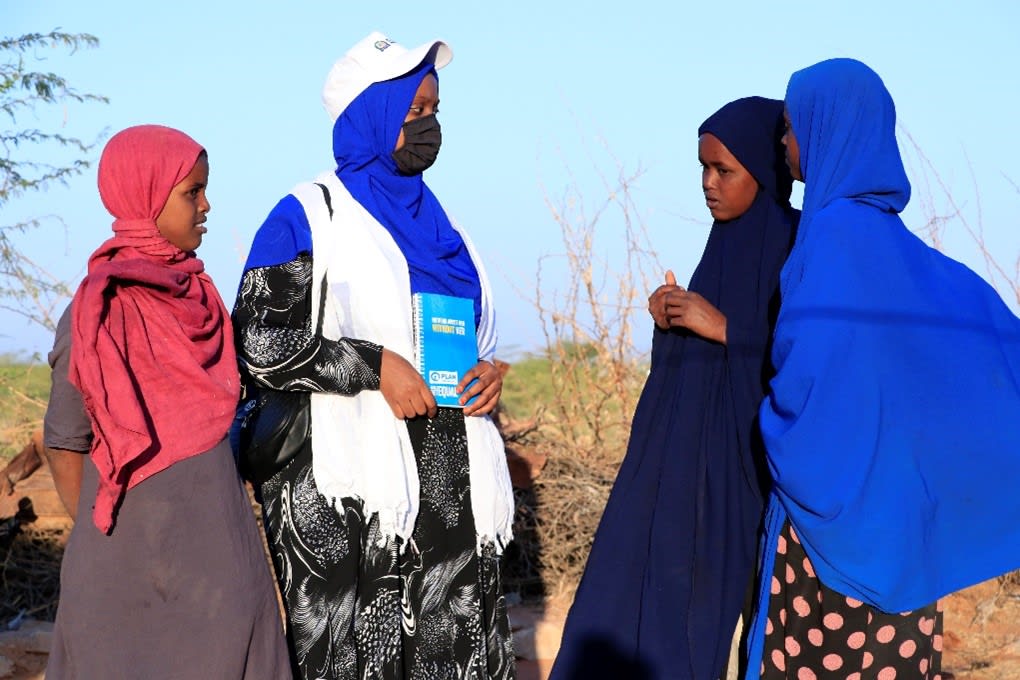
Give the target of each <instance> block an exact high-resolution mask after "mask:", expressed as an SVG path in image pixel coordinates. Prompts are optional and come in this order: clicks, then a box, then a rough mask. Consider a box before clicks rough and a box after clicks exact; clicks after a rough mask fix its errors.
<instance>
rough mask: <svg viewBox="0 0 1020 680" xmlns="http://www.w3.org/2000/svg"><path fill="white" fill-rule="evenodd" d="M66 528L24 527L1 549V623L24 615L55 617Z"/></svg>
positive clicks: (35, 617)
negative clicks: (8, 544)
mask: <svg viewBox="0 0 1020 680" xmlns="http://www.w3.org/2000/svg"><path fill="white" fill-rule="evenodd" d="M65 540H66V531H65V530H63V529H51V530H38V529H32V528H25V529H23V531H22V533H21V534H19V535H18V536H16V537H14V540H13V541H12V542H11V544H10V546H9V547H8V548H5V549H0V627H2V626H6V625H7V624H8V623H9V622H10V621H11V620H13V619H15V618H17V617H19V616H24V617H27V618H32V619H36V620H40V621H52V620H53V619H54V617H56V615H57V598H58V595H59V593H60V560H61V558H62V557H63V555H64V541H65Z"/></svg>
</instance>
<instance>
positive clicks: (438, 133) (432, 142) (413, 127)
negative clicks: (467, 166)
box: [390, 114, 443, 175]
mask: <svg viewBox="0 0 1020 680" xmlns="http://www.w3.org/2000/svg"><path fill="white" fill-rule="evenodd" d="M401 129H403V131H404V145H403V146H402V147H400V148H399V149H397V150H396V151H394V152H393V153H392V154H390V157H391V158H392V159H393V162H394V163H396V164H397V170H399V171H400V174H401V175H420V174H421V173H423V172H425V171H426V170H428V169H429V168H430V167H432V164H433V163H435V162H436V156H438V155H439V146H440V145H441V144H442V143H443V133H442V130H440V128H439V119H437V118H436V115H435V114H432V115H430V116H423V117H421V118H416V119H414V120H410V121H408V122H406V123H404V125H403V126H402V128H401Z"/></svg>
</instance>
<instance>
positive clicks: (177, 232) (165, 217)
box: [156, 153, 210, 252]
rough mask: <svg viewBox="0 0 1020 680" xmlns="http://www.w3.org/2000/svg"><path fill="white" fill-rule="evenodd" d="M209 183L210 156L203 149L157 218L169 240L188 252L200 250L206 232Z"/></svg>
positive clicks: (160, 227) (159, 226)
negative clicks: (206, 190)
mask: <svg viewBox="0 0 1020 680" xmlns="http://www.w3.org/2000/svg"><path fill="white" fill-rule="evenodd" d="M208 183H209V159H208V157H207V156H206V155H205V154H204V153H203V154H202V155H201V156H199V157H198V162H196V163H195V167H194V168H192V169H191V172H190V173H189V174H188V176H187V177H185V178H184V179H182V180H181V181H180V182H178V183H177V185H176V186H175V187H174V188H173V190H172V191H171V192H170V197H169V198H168V199H166V204H165V205H164V206H163V210H162V212H160V213H159V217H157V218H156V227H157V228H158V229H159V233H160V234H162V235H163V238H165V239H166V240H167V241H170V243H172V244H174V245H175V246H177V247H178V248H180V249H181V250H183V251H184V252H191V251H193V250H197V249H198V247H199V246H200V245H202V235H203V234H205V232H206V227H205V219H206V213H208V212H209V209H210V206H209V200H208V199H207V198H206V197H205V187H206V185H207V184H208Z"/></svg>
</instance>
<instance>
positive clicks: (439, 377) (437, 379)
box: [429, 371, 457, 385]
mask: <svg viewBox="0 0 1020 680" xmlns="http://www.w3.org/2000/svg"><path fill="white" fill-rule="evenodd" d="M429 382H430V383H432V384H434V385H456V384H457V371H429Z"/></svg>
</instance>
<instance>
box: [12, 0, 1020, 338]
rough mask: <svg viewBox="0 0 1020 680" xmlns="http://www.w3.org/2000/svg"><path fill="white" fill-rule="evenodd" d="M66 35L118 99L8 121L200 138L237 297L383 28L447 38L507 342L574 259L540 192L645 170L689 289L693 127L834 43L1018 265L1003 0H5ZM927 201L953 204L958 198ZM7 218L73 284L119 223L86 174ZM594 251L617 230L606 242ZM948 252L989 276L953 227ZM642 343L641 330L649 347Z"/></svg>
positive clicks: (1017, 66) (465, 150)
mask: <svg viewBox="0 0 1020 680" xmlns="http://www.w3.org/2000/svg"><path fill="white" fill-rule="evenodd" d="M56 27H60V28H61V29H63V30H65V31H68V32H87V33H92V34H93V35H95V36H97V37H98V38H99V39H100V40H101V45H100V47H99V48H98V49H95V50H87V51H83V52H79V53H77V54H75V55H73V56H67V55H66V54H65V53H64V52H63V51H59V50H57V51H53V52H52V53H49V52H47V53H44V54H39V55H35V56H42V57H45V59H46V61H45V63H44V64H43V65H42V66H41V68H43V69H44V70H52V71H54V72H57V73H60V74H61V75H64V76H66V77H68V78H69V79H70V80H71V82H72V83H73V84H74V85H76V86H77V87H78V88H79V89H80V90H83V91H90V92H95V93H100V94H104V95H107V96H108V97H109V98H110V104H109V105H107V106H103V105H87V106H77V105H73V106H69V107H67V109H66V110H60V111H57V112H55V114H56V115H55V116H54V115H53V114H50V115H43V116H41V117H40V118H39V119H38V120H32V119H29V118H26V119H22V120H20V121H19V123H20V124H21V125H32V126H35V125H51V124H54V123H57V124H63V125H65V127H64V132H66V133H70V134H76V135H79V136H84V137H91V136H93V135H94V134H95V133H96V132H98V131H99V130H101V129H103V128H109V129H110V131H111V132H115V131H117V130H119V129H121V128H123V127H126V126H129V125H134V124H139V123H162V124H166V125H171V126H174V127H178V128H180V129H182V130H184V131H186V132H188V133H189V134H191V135H192V136H193V137H195V138H196V139H197V140H198V141H199V142H200V143H202V144H203V145H205V146H206V147H207V148H208V150H209V153H210V160H211V168H212V172H211V181H210V188H209V196H210V199H211V202H212V206H213V211H212V213H211V214H210V220H209V225H208V226H209V227H210V232H209V234H208V235H207V236H206V238H205V243H204V245H203V246H202V248H201V250H200V251H199V255H200V256H201V257H202V258H203V259H204V260H205V262H206V265H207V268H208V270H209V271H210V272H211V274H212V276H213V278H214V280H215V281H216V282H217V283H218V285H219V287H220V289H221V291H222V292H223V296H224V298H225V299H226V300H227V303H228V305H229V304H231V301H232V298H233V293H234V291H235V289H236V285H237V279H238V276H239V273H240V268H241V262H242V260H243V253H244V252H246V250H247V247H248V245H249V244H250V242H251V238H252V236H253V235H254V233H255V230H256V229H257V228H258V226H259V225H260V223H261V221H262V219H263V218H264V216H265V215H266V213H267V212H268V211H269V210H270V209H271V208H272V206H273V205H274V204H275V202H276V201H277V200H278V199H279V198H280V197H282V196H283V195H285V194H286V193H287V192H288V191H289V189H290V188H291V187H292V186H293V185H294V184H295V183H297V182H299V181H302V180H305V179H309V178H311V177H313V176H314V175H315V174H317V173H318V172H319V171H321V170H324V169H327V168H329V167H331V164H332V153H331V143H330V122H329V119H328V118H327V116H326V114H325V112H324V111H323V109H322V107H321V105H320V103H319V101H320V100H319V93H320V90H321V86H322V82H323V80H324V78H325V75H326V72H327V71H328V70H329V67H330V66H331V65H332V63H333V61H334V60H335V59H336V58H338V57H339V56H340V55H341V54H342V53H343V52H344V51H345V50H346V49H347V47H349V46H350V45H351V44H353V43H354V42H356V41H357V40H359V39H360V38H362V37H363V36H364V35H366V34H367V33H368V32H369V31H371V30H376V29H377V30H381V31H383V32H385V33H387V34H388V35H389V36H390V37H391V38H393V39H395V40H397V41H399V42H401V43H403V44H405V45H407V46H414V45H417V44H419V43H422V42H425V41H427V40H429V39H432V38H435V37H440V38H443V39H445V40H446V41H447V42H448V43H449V44H450V46H451V47H452V48H453V51H454V55H455V56H454V60H453V62H452V63H451V64H450V66H449V67H447V68H446V69H444V70H443V71H442V73H441V78H440V95H441V98H442V105H441V110H442V112H441V114H440V115H441V120H442V122H443V133H444V135H443V137H444V143H443V149H442V152H441V153H440V156H439V160H438V162H437V164H436V165H435V166H434V167H433V168H432V169H431V170H429V171H428V173H427V174H426V180H427V181H428V183H429V185H430V186H431V187H432V189H433V190H434V191H435V193H436V195H437V196H438V197H439V199H440V201H441V202H442V203H443V205H444V207H445V208H446V209H447V211H448V212H450V213H451V214H452V215H454V216H455V217H456V218H457V219H458V221H459V222H460V223H462V224H463V225H464V226H465V227H466V228H467V229H468V230H469V231H470V233H471V234H472V236H473V238H474V240H475V242H476V245H477V246H478V247H479V249H480V250H481V252H482V256H483V258H484V259H485V260H486V262H487V265H488V267H489V269H490V274H491V275H492V278H493V283H494V287H495V295H496V302H497V304H498V309H499V318H500V332H501V346H502V347H503V350H504V351H503V354H504V356H511V357H512V356H513V355H514V354H515V353H519V352H520V351H522V350H527V349H531V348H534V347H536V346H538V345H540V343H541V334H540V332H539V329H538V325H537V320H536V315H535V313H534V311H533V308H532V306H531V304H530V303H529V302H528V301H527V300H525V299H524V298H522V296H521V293H520V292H519V291H524V292H530V291H532V290H533V289H534V287H535V271H536V266H537V262H538V259H539V258H540V257H541V256H543V255H547V254H553V253H556V252H558V251H560V250H561V241H560V237H559V232H558V230H557V227H556V225H555V223H554V222H553V220H552V219H551V217H550V214H549V211H548V209H547V208H546V206H545V203H544V200H543V191H547V192H548V193H550V194H551V195H554V196H559V195H561V194H562V192H563V190H564V188H565V187H566V186H567V185H568V184H569V183H570V182H571V181H576V182H577V183H579V185H580V188H581V191H582V193H583V194H584V195H585V196H586V197H587V198H588V199H589V200H590V201H592V203H594V202H596V201H597V200H599V199H601V198H602V189H601V185H600V182H599V180H598V178H597V175H596V173H595V171H594V168H595V167H598V168H600V169H602V170H604V171H605V172H606V173H607V174H608V175H610V176H612V175H615V174H616V169H615V167H614V165H613V164H614V163H615V162H617V161H618V162H619V163H621V164H622V165H623V166H624V167H625V168H626V169H630V170H634V169H637V168H638V167H639V166H640V167H643V168H644V169H645V174H644V175H643V177H642V178H641V180H640V182H639V183H638V185H637V186H636V187H635V189H634V195H633V198H634V200H635V202H636V204H637V206H638V208H639V210H640V211H641V216H642V217H643V219H644V221H645V224H646V226H647V229H648V233H649V237H650V239H651V242H652V245H653V247H654V249H655V250H656V251H657V253H658V256H659V261H660V262H661V263H662V265H663V266H664V267H671V268H673V269H674V270H675V271H676V272H677V276H678V278H679V279H681V281H685V280H686V279H687V278H688V277H689V276H690V273H691V271H692V270H693V267H694V265H695V264H696V263H697V260H698V257H699V256H700V253H701V249H702V247H703V245H704V240H705V237H706V235H707V231H708V224H709V217H708V214H707V210H706V208H705V207H704V204H703V202H702V196H701V191H700V169H699V166H698V163H697V153H696V145H697V139H696V130H697V127H698V125H699V123H700V122H701V121H702V120H703V119H704V118H706V117H707V116H708V115H709V114H711V113H712V112H713V111H715V110H716V109H717V108H718V107H719V106H721V105H722V104H724V103H726V102H727V101H730V100H732V99H735V98H737V97H742V96H747V95H752V94H755V95H764V96H772V97H777V98H781V97H782V96H783V93H784V90H785V86H786V82H787V79H788V78H789V75H790V73H791V72H792V71H794V70H796V69H799V68H802V67H804V66H808V65H810V64H812V63H815V62H817V61H820V60H822V59H825V58H828V57H834V56H849V57H855V58H858V59H861V60H863V61H865V62H867V63H868V64H870V65H871V66H872V67H873V68H874V69H875V70H876V71H878V72H879V74H880V75H881V76H882V77H883V78H884V80H885V82H886V84H887V86H888V87H889V90H890V91H891V92H892V95H893V98H894V99H895V101H896V104H897V108H898V111H899V116H900V121H901V123H902V124H903V125H905V126H906V128H907V129H908V130H909V131H910V133H911V134H912V136H913V137H914V138H915V139H916V140H917V141H918V143H919V144H920V145H921V147H922V148H923V149H924V151H925V153H926V154H927V156H928V157H929V158H930V159H931V160H932V162H933V163H934V164H935V166H936V168H937V169H938V171H939V172H940V174H941V175H942V177H943V179H944V180H945V181H946V182H947V183H948V185H949V187H950V189H951V191H952V193H953V195H954V196H955V198H956V201H957V202H958V204H960V205H961V207H962V208H963V210H964V212H965V213H966V214H967V216H968V219H970V220H971V222H972V223H974V224H976V222H977V219H978V214H979V213H978V208H979V207H980V216H981V220H982V222H983V224H984V227H985V229H986V231H987V235H988V239H989V243H990V246H991V247H992V249H993V251H994V252H995V254H996V255H997V256H1000V259H1002V260H1003V261H1004V262H1005V263H1006V264H1007V265H1009V268H1011V266H1012V263H1013V262H1014V260H1015V258H1016V255H1017V253H1018V252H1020V235H1018V232H1017V229H1016V225H1017V219H1016V215H1017V212H1018V210H1017V209H1018V208H1020V193H1018V191H1017V190H1016V189H1015V187H1014V186H1013V185H1011V184H1010V182H1009V181H1008V180H1007V178H1011V179H1012V180H1013V181H1015V182H1017V183H1020V134H1018V133H1017V112H1018V110H1020V40H1018V39H1017V35H1018V34H1020V3H1016V2H1012V1H1011V0H998V1H992V0H986V1H981V0H977V1H975V2H971V3H960V2H955V1H948V0H933V1H928V2H896V1H890V0H856V1H853V2H842V1H836V0H834V1H829V2H817V1H815V2H786V3H763V2H758V1H753V0H731V1H730V2H712V3H690V2H675V1H672V2H665V1H663V2H656V1H652V0H630V1H628V2H599V1H594V2H585V3H580V2H578V3H574V2H569V3H568V2H555V1H552V2H550V1H549V0H545V1H544V2H534V1H533V0H519V1H518V2H514V3H477V2H460V1H448V2H415V3H411V2H381V1H371V2H361V3H355V2H349V1H347V2H341V1H334V2H325V1H322V2H307V1H304V2H303V1H301V0H293V1H292V2H288V3H282V2H274V3H262V2H252V1H248V2H244V3H241V2H233V1H229V0H228V1H223V2H217V1H210V0H204V1H202V2H198V1H196V0H177V1H173V0H171V1H170V2H159V3H139V2H112V1H107V0H93V1H92V2H80V1H79V0H76V1H74V2H72V1H70V0H54V1H47V0H36V1H32V2H29V1H28V0H0V35H4V36H14V35H20V34H22V33H26V32H32V31H40V32H45V31H48V30H51V29H53V28H56ZM37 68H39V67H38V66H37ZM3 125H7V122H6V121H5V122H4V123H3ZM603 142H604V144H605V147H603V146H601V145H602V144H603ZM606 149H608V151H606ZM610 152H611V155H610ZM96 155H97V156H98V151H97V154H96ZM614 158H615V160H614ZM972 171H973V173H974V177H975V178H976V181H977V184H978V186H980V190H979V192H975V188H974V181H973V180H972V177H971V172H972ZM912 179H913V180H914V181H915V184H914V188H915V194H914V195H915V199H914V203H913V204H914V206H915V207H914V208H912V209H908V212H907V213H906V215H905V218H906V219H907V222H908V224H911V225H912V226H915V227H917V226H920V225H921V224H923V222H924V217H923V215H922V213H921V212H920V211H919V210H918V209H917V207H918V206H919V205H920V203H921V202H922V201H921V200H919V199H921V198H922V196H921V194H922V192H923V191H924V187H923V182H922V181H921V179H920V176H919V175H917V174H916V173H912ZM543 187H544V189H543ZM935 209H936V211H937V212H940V213H945V212H946V208H945V203H944V202H943V201H940V200H937V201H936V204H935ZM3 211H4V213H5V214H4V215H3V216H2V217H3V221H4V223H10V221H13V219H16V218H21V217H26V216H32V215H40V214H51V213H52V214H58V215H60V216H61V217H62V218H63V219H64V220H65V222H66V224H67V227H68V228H67V232H66V233H65V232H64V231H63V230H62V228H60V227H59V226H57V225H55V224H54V225H51V226H50V227H48V228H46V229H45V230H44V231H38V232H35V233H32V234H30V235H27V236H26V237H25V239H24V240H23V241H22V242H23V243H24V244H25V248H26V250H27V251H28V252H29V253H30V254H32V255H33V256H34V257H37V258H38V259H40V260H41V261H42V262H43V263H44V264H45V265H46V266H48V267H49V268H50V269H51V270H53V271H54V272H56V273H57V274H58V275H60V276H62V277H65V278H68V279H74V280H77V279H78V278H79V277H80V276H81V272H82V268H83V265H84V262H85V259H86V257H87V255H88V254H89V253H90V252H91V251H92V249H93V248H94V247H95V246H96V245H98V244H99V243H100V242H101V241H102V240H103V239H105V238H106V237H107V236H108V234H109V223H110V219H109V217H108V215H107V213H106V211H105V210H104V209H103V207H102V205H101V203H100V202H99V198H98V194H97V192H96V190H95V174H94V169H93V170H92V171H90V172H89V173H87V174H86V175H85V176H83V177H82V178H79V179H77V180H75V181H73V182H72V183H71V184H70V186H69V187H67V188H62V187H58V188H56V189H54V190H52V191H50V192H48V193H47V194H46V195H39V196H30V197H26V198H24V199H20V200H18V201H15V202H13V203H11V204H8V205H6V206H4V207H3ZM611 226H612V225H611V224H607V227H611ZM953 233H957V236H952V234H953ZM599 248H601V249H604V250H605V251H606V252H611V251H613V250H614V249H615V250H619V243H618V242H614V240H613V238H612V237H611V236H610V235H609V233H608V232H607V238H606V239H605V240H604V241H603V242H600V243H599ZM947 248H948V251H949V252H950V254H951V255H954V256H955V257H957V258H958V259H961V260H963V261H965V262H967V263H968V264H971V265H972V266H973V267H974V268H975V269H976V270H977V271H979V272H980V273H984V269H983V265H981V261H980V259H979V258H977V256H976V254H975V250H974V248H973V247H972V246H971V245H970V244H969V243H968V241H967V239H966V238H964V237H963V236H962V228H960V227H959V226H958V225H957V226H955V227H954V226H953V225H951V226H950V237H949V238H948V240H947ZM544 285H547V286H549V287H555V286H557V285H558V281H557V280H556V277H555V276H553V277H552V278H551V279H550V280H548V281H546V282H545V284H544ZM641 321H642V323H645V320H644V319H641ZM647 334H648V333H647V332H646V331H644V330H639V331H638V332H637V336H638V338H637V339H638V341H639V344H640V343H641V342H643V341H645V337H644V336H646V335H647ZM48 344H49V338H48V337H47V335H46V333H44V332H41V331H39V330H38V329H35V328H33V327H32V326H30V325H28V324H27V323H26V322H24V321H22V320H20V319H19V318H17V317H14V316H12V315H9V314H2V315H0V352H4V351H27V352H35V351H45V350H46V349H47V348H48Z"/></svg>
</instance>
